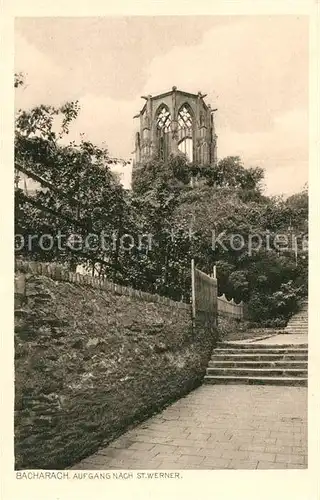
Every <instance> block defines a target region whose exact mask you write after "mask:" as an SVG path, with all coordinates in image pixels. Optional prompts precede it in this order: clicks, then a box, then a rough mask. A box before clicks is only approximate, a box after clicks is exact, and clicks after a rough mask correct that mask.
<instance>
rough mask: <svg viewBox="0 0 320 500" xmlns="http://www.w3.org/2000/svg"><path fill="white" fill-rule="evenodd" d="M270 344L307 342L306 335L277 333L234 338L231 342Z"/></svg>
mask: <svg viewBox="0 0 320 500" xmlns="http://www.w3.org/2000/svg"><path fill="white" fill-rule="evenodd" d="M248 342H249V343H250V344H268V345H269V344H271V346H272V345H273V344H274V345H284V346H285V345H288V344H308V335H305V334H303V333H278V334H275V335H271V336H270V337H266V338H263V337H262V338H261V340H259V339H246V340H235V341H233V342H232V344H247V343H248Z"/></svg>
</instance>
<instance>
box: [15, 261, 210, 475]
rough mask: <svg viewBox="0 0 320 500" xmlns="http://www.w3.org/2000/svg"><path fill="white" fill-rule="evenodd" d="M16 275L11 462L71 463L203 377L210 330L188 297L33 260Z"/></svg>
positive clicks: (24, 464)
mask: <svg viewBox="0 0 320 500" xmlns="http://www.w3.org/2000/svg"><path fill="white" fill-rule="evenodd" d="M50 276H51V277H50ZM15 278H16V282H15V285H16V286H15V460H16V468H20V469H21V468H44V469H45V468H58V469H59V468H64V467H67V466H69V465H71V464H73V463H76V462H77V461H79V460H80V459H81V458H83V457H85V456H87V455H89V454H91V453H93V452H95V451H96V450H97V449H98V447H99V446H100V445H102V444H106V443H108V442H110V441H111V440H112V439H113V438H115V437H116V436H118V435H119V434H120V433H121V432H123V431H124V430H125V429H127V428H128V427H129V426H130V425H132V424H133V423H135V422H138V421H141V420H142V419H144V418H146V417H147V416H149V415H150V414H152V413H153V412H156V411H159V409H161V408H162V407H163V406H165V405H166V404H168V403H169V402H171V401H172V400H174V399H176V398H178V397H179V396H182V395H183V394H185V393H187V392H189V391H190V390H191V389H192V388H194V387H196V386H197V385H198V384H199V383H200V382H201V380H202V377H203V375H204V372H205V368H206V366H207V362H208V359H209V357H210V354H211V349H212V346H213V343H214V339H213V338H212V337H211V338H209V336H208V334H206V333H205V332H204V331H202V330H201V328H198V329H197V331H192V327H191V320H190V308H189V306H188V305H187V304H182V303H175V302H173V301H170V300H169V299H164V298H160V297H158V296H151V295H149V294H144V293H141V292H136V291H133V290H130V289H126V288H124V287H117V286H115V285H114V284H111V283H106V282H104V283H101V282H99V281H98V280H97V279H93V278H90V277H88V278H85V277H79V276H76V275H73V274H72V273H66V272H63V271H61V269H60V268H54V269H53V268H52V267H50V266H49V267H48V266H43V265H37V264H33V265H29V264H25V263H21V262H20V263H18V264H17V266H16V274H15ZM85 281H86V282H85Z"/></svg>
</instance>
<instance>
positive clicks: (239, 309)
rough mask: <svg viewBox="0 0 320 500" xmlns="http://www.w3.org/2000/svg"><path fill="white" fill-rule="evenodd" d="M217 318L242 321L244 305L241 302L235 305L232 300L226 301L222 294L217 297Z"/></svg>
mask: <svg viewBox="0 0 320 500" xmlns="http://www.w3.org/2000/svg"><path fill="white" fill-rule="evenodd" d="M217 302H218V307H217V309H218V316H228V317H230V318H234V319H240V320H241V319H244V317H245V304H244V303H243V302H242V301H241V302H240V303H239V304H236V303H235V301H234V300H233V299H231V300H228V299H227V298H226V296H225V295H224V294H223V295H221V297H218V300H217Z"/></svg>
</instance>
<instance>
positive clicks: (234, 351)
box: [213, 346, 308, 355]
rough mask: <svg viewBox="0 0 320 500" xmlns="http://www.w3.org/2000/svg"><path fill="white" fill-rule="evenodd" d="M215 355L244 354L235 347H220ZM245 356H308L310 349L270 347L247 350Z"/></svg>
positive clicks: (215, 351) (214, 352)
mask: <svg viewBox="0 0 320 500" xmlns="http://www.w3.org/2000/svg"><path fill="white" fill-rule="evenodd" d="M213 354H228V355H229V354H242V351H241V352H240V353H239V349H236V348H235V347H233V348H222V347H218V348H217V349H215V350H214V351H213ZM245 354H308V349H307V348H305V347H303V348H298V349H295V348H293V347H288V348H286V347H283V348H276V349H275V348H274V347H271V346H270V347H269V348H265V349H250V348H249V347H248V349H246V350H245Z"/></svg>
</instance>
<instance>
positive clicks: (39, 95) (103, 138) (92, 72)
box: [15, 16, 308, 194]
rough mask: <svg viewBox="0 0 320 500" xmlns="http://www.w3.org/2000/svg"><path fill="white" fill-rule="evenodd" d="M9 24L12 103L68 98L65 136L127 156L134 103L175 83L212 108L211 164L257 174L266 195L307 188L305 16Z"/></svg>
mask: <svg viewBox="0 0 320 500" xmlns="http://www.w3.org/2000/svg"><path fill="white" fill-rule="evenodd" d="M15 28H16V29H15V42H16V45H15V70H16V71H18V72H19V71H22V72H24V73H25V74H26V83H27V86H26V88H23V89H18V91H17V96H16V105H17V106H18V107H22V108H29V107H31V106H35V105H38V104H55V105H59V104H62V103H63V102H65V101H66V100H75V99H78V100H79V103H80V107H81V112H80V115H79V117H78V119H77V120H76V122H75V123H74V125H73V127H72V130H71V133H70V139H75V140H79V137H80V133H84V134H85V137H86V138H88V139H89V140H91V141H92V142H94V143H96V144H98V145H101V144H104V145H107V147H108V149H109V151H110V154H111V156H120V157H122V158H124V159H127V158H129V157H130V155H131V152H132V151H133V149H134V132H135V130H136V126H137V123H136V124H135V122H137V120H133V116H134V115H135V114H137V113H138V112H139V110H140V109H141V108H142V106H143V104H144V102H145V101H143V100H142V99H141V97H140V96H141V95H146V94H152V95H156V94H157V93H162V92H166V91H168V90H171V88H172V86H174V85H175V86H177V87H178V89H180V90H184V91H187V92H194V93H197V92H198V91H202V92H203V93H206V94H208V95H207V97H206V102H207V103H208V104H209V103H210V104H211V105H212V107H214V108H218V111H217V113H216V122H215V123H216V133H217V135H218V158H223V157H225V156H230V155H232V156H236V155H238V156H240V157H241V158H242V160H243V162H244V164H245V166H247V167H249V166H261V167H263V168H264V169H265V171H266V190H267V193H269V194H280V193H284V194H291V193H294V192H296V191H299V190H300V189H301V188H302V186H303V185H304V183H305V182H307V180H308V18H307V17H296V16H290V17H289V16H271V17H265V16H260V17H258V16H241V17H238V16H234V17H226V16H211V17H210V16H206V17H202V16H198V17H191V16H179V17H117V18H110V17H104V18H63V17H60V18H59V17H55V18H19V19H17V20H16V26H15ZM125 168H127V170H125V175H124V177H125V178H126V179H128V178H129V177H130V170H128V167H125Z"/></svg>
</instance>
